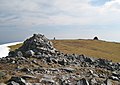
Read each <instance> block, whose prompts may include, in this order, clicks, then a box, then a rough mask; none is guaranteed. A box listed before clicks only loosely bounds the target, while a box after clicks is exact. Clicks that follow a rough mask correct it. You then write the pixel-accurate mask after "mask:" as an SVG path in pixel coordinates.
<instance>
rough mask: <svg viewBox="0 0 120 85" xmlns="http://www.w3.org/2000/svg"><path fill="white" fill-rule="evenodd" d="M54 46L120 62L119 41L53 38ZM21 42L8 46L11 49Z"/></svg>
mask: <svg viewBox="0 0 120 85" xmlns="http://www.w3.org/2000/svg"><path fill="white" fill-rule="evenodd" d="M52 42H53V44H54V47H55V48H56V49H58V50H60V51H62V52H64V53H69V54H73V53H75V54H84V55H86V56H91V57H96V58H104V59H108V60H112V61H113V62H120V43H115V42H105V41H100V40H98V41H97V40H53V41H52ZM21 45H22V44H17V45H14V46H9V47H10V48H11V50H14V49H16V48H18V47H20V46H21Z"/></svg>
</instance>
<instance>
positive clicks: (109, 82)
mask: <svg viewBox="0 0 120 85" xmlns="http://www.w3.org/2000/svg"><path fill="white" fill-rule="evenodd" d="M105 84H106V85H113V84H112V82H111V80H110V79H106V81H105Z"/></svg>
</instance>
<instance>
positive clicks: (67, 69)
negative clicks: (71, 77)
mask: <svg viewBox="0 0 120 85" xmlns="http://www.w3.org/2000/svg"><path fill="white" fill-rule="evenodd" d="M63 70H65V71H66V72H68V73H72V72H74V71H75V69H73V68H69V67H68V68H63Z"/></svg>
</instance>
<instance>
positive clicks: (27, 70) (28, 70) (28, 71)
mask: <svg viewBox="0 0 120 85" xmlns="http://www.w3.org/2000/svg"><path fill="white" fill-rule="evenodd" d="M20 70H21V71H22V72H26V73H30V72H31V70H30V69H28V68H22V69H20Z"/></svg>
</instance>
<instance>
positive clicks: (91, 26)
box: [0, 0, 120, 43]
mask: <svg viewBox="0 0 120 85" xmlns="http://www.w3.org/2000/svg"><path fill="white" fill-rule="evenodd" d="M119 23H120V0H0V43H5V42H13V41H23V40H24V39H26V38H27V37H29V36H31V35H32V34H33V33H42V34H44V35H46V36H47V37H48V38H53V37H56V38H58V39H70V38H72V39H80V38H82V39H84V38H85V39H91V38H93V37H94V36H98V37H99V38H100V39H102V40H108V41H118V42H120V38H119V36H120V33H119V32H120V24H119Z"/></svg>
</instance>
